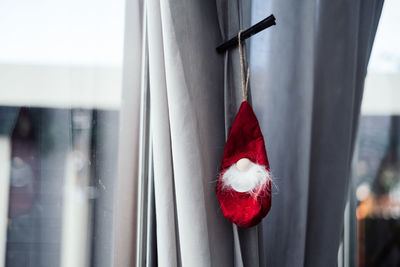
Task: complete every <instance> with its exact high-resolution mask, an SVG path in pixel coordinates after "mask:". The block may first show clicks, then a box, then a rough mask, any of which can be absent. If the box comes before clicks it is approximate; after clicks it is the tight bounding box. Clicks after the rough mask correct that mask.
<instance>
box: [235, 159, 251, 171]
mask: <svg viewBox="0 0 400 267" xmlns="http://www.w3.org/2000/svg"><path fill="white" fill-rule="evenodd" d="M250 164H251V161H250V160H249V159H248V158H242V159H239V160H238V161H237V162H236V164H235V165H236V168H237V169H238V170H239V171H247V170H248V169H249V168H250Z"/></svg>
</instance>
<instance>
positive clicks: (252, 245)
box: [114, 0, 383, 267]
mask: <svg viewBox="0 0 400 267" xmlns="http://www.w3.org/2000/svg"><path fill="white" fill-rule="evenodd" d="M382 2H383V0H366V1H362V0H358V1H351V2H348V1H345V0H339V1H335V2H331V1H327V0H320V1H312V0H306V1H302V2H301V3H300V2H298V1H295V0H287V1H278V0H272V1H268V2H265V1H262V0H253V1H252V3H251V2H250V1H241V0H237V1H228V0H217V1H214V0H205V1H183V0H167V1H158V0H146V1H145V2H144V3H142V2H141V1H135V0H128V1H127V18H126V23H127V27H126V41H125V52H126V55H125V58H126V59H125V65H124V68H125V70H124V87H123V88H124V89H123V90H124V100H123V106H122V111H121V123H120V124H121V134H120V138H121V141H120V153H119V160H120V166H119V168H120V172H119V177H118V179H117V186H116V188H117V189H116V190H117V192H116V194H115V195H116V209H117V213H116V219H115V223H114V224H115V231H114V233H115V237H114V243H115V246H114V251H115V253H114V255H115V256H114V257H115V258H114V266H118V267H119V266H134V265H135V263H137V262H138V260H137V259H138V257H139V258H140V257H142V258H143V255H142V254H143V253H145V254H146V255H148V256H147V259H146V261H139V262H140V263H143V264H145V265H146V266H193V267H196V266H199V267H203V266H216V267H224V266H227V267H231V266H237V267H240V266H252V267H257V266H268V267H269V266H279V267H282V266H290V267H293V266H335V265H336V264H337V252H338V246H339V242H340V236H341V231H342V222H343V209H344V205H345V201H346V196H347V187H348V183H349V169H350V161H351V155H352V150H353V146H354V136H355V131H356V129H357V121H358V113H359V110H360V103H361V97H362V88H363V81H364V78H365V74H366V67H367V63H368V58H369V54H370V50H371V47H372V42H373V38H374V33H375V31H376V25H377V23H378V21H379V15H380V10H381V7H382ZM143 5H145V7H146V9H144V8H143ZM141 10H146V11H145V14H143V13H141V12H142V11H141ZM270 13H273V14H274V15H275V16H276V18H277V26H275V27H271V28H270V29H268V30H266V31H264V32H263V33H260V34H258V35H256V36H254V37H252V40H251V44H250V43H249V41H248V44H247V47H246V49H247V51H248V54H250V63H251V75H250V80H251V83H250V85H251V94H250V99H249V100H250V101H252V103H253V107H254V111H255V113H256V115H257V116H258V118H259V122H260V126H261V128H262V131H263V133H264V137H265V140H266V146H267V153H268V156H269V159H270V164H271V167H272V169H271V170H272V174H273V176H274V183H275V184H276V187H277V188H278V189H276V188H275V189H273V197H272V209H271V211H270V213H269V214H268V216H267V217H266V218H265V219H264V221H263V223H262V224H260V225H259V226H257V227H253V228H249V229H245V228H238V227H236V226H235V225H232V224H231V223H229V222H228V221H227V220H226V219H225V218H224V217H223V214H222V212H221V210H220V208H219V204H218V201H217V198H216V195H215V184H216V180H217V178H218V171H219V167H220V161H221V158H222V153H223V149H224V145H225V139H226V136H227V134H228V132H229V129H230V126H231V124H232V121H233V119H234V116H235V115H236V112H237V109H238V106H239V104H240V103H241V93H240V92H241V91H240V90H241V89H240V85H241V83H240V65H239V60H238V58H239V57H238V54H237V49H232V50H230V51H229V52H227V53H226V54H225V55H218V54H217V53H216V51H215V47H216V46H217V45H218V44H219V43H221V42H222V41H223V40H225V39H227V38H230V37H232V36H234V35H236V34H237V33H238V31H239V29H244V28H247V27H248V26H250V24H254V23H256V22H258V21H259V20H261V19H263V18H265V17H266V16H267V15H269V14H270ZM135 16H136V17H135ZM144 21H145V22H146V23H147V27H146V29H147V34H146V33H143V31H142V29H141V27H142V25H146V23H144ZM144 38H147V39H146V40H147V42H142V40H143V39H144ZM142 43H144V44H146V45H145V47H142V46H141V45H140V44H142ZM249 44H250V45H249ZM143 56H148V62H147V61H146V64H147V63H148V69H147V68H146V67H144V68H142V67H143V66H142V67H141V65H142V63H141V62H142V60H143ZM143 71H148V81H147V76H146V75H142V72H143ZM143 79H145V81H143ZM141 84H142V85H143V84H146V85H148V87H146V88H147V89H145V88H143V86H142V87H141ZM143 90H149V100H148V102H147V104H148V114H149V115H150V117H148V119H149V121H150V129H151V131H150V132H151V134H150V132H149V134H150V136H149V140H151V142H150V141H147V142H149V143H150V144H151V145H150V144H147V145H144V144H140V140H142V141H141V142H144V141H143V140H146V139H140V137H139V133H138V129H139V128H140V116H141V115H140V112H139V111H140V109H141V108H142V107H143V105H145V103H142V102H141V101H142V100H141V98H140V95H142V94H143ZM142 115H143V114H142ZM143 147H145V148H146V149H150V150H151V152H152V153H147V154H146V153H144V154H146V155H151V154H152V159H153V161H152V162H153V165H152V168H153V170H154V172H153V174H152V173H151V170H150V171H149V173H148V174H147V176H146V175H145V176H140V177H138V175H139V172H140V170H139V169H140V166H139V162H142V161H143V159H140V157H141V156H140V155H144V154H143V153H142V152H143V151H140V149H141V148H143ZM148 161H150V162H151V159H148ZM149 166H151V164H150V165H149ZM141 177H142V178H143V179H154V191H152V190H148V192H149V193H148V194H149V195H147V198H150V199H152V198H153V197H154V201H155V206H154V207H153V206H152V205H150V204H149V205H148V206H147V208H145V209H143V208H142V206H141V204H140V203H138V199H137V196H138V195H140V193H141V192H137V188H139V191H140V190H144V189H143V188H142V187H140V184H141V180H140V179H142V178H141ZM146 177H147V178H146ZM151 181H153V180H149V181H148V182H147V185H148V186H149V187H151V186H152V184H153V183H151ZM152 192H154V196H153V195H151V194H153V193H152ZM139 202H140V201H139ZM138 207H139V208H138ZM142 210H143V211H142ZM144 211H146V212H147V213H146V214H138V212H139V213H141V212H142V213H143V212H144ZM152 215H154V216H155V240H154V242H153V241H151V240H149V238H148V239H147V241H146V242H147V244H146V246H141V245H140V244H142V243H140V244H139V247H137V246H136V245H137V244H136V240H137V238H138V236H143V234H144V233H143V232H139V233H138V232H137V231H141V230H140V229H142V228H141V227H137V225H140V223H142V225H143V224H144V225H145V226H143V227H144V228H146V227H147V229H146V231H147V233H148V232H149V231H150V232H151V231H152V228H151V223H147V224H146V223H143V222H146V221H147V222H149V221H151V220H150V218H149V216H152ZM146 216H147V217H146ZM142 218H144V219H143V220H142ZM144 228H143V229H144ZM144 239H146V237H144ZM150 239H151V238H150ZM143 249H147V251H146V252H143V251H140V250H143ZM138 255H139V256H138ZM140 255H141V256H140ZM150 259H151V260H150Z"/></svg>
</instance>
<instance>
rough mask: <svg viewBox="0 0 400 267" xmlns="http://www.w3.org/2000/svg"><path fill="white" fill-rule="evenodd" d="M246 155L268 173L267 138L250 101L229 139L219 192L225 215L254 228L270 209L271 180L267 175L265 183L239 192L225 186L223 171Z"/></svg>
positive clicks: (233, 126) (237, 118)
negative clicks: (265, 142)
mask: <svg viewBox="0 0 400 267" xmlns="http://www.w3.org/2000/svg"><path fill="white" fill-rule="evenodd" d="M243 158H246V159H249V160H250V161H251V162H252V163H253V164H255V165H258V166H261V167H262V168H265V171H266V173H267V174H268V175H269V163H268V157H267V152H266V150H265V144H264V138H263V135H262V133H261V129H260V126H259V124H258V120H257V118H256V116H255V114H254V112H253V109H252V108H251V106H250V104H249V103H248V102H247V101H243V102H242V104H241V106H240V108H239V112H238V114H237V115H236V118H235V120H234V122H233V125H232V128H231V131H230V133H229V136H228V140H227V141H226V144H225V150H224V155H223V158H222V164H221V170H220V175H219V179H218V182H217V188H216V191H217V197H218V201H219V203H220V205H221V209H222V212H223V213H224V216H225V217H226V218H227V219H228V220H229V221H231V222H233V223H235V224H237V225H238V226H241V227H251V226H254V225H256V224H258V223H259V222H260V221H261V220H262V218H264V217H265V215H267V213H268V211H269V210H270V208H271V179H270V177H269V176H268V179H267V180H265V182H264V183H263V184H257V186H256V187H255V188H253V189H252V190H251V191H248V192H237V191H236V190H234V189H233V188H232V187H229V186H228V187H227V186H226V185H224V179H223V176H224V173H225V172H226V171H227V170H228V169H229V168H231V167H232V166H234V165H235V164H236V163H237V162H238V161H239V160H240V159H243Z"/></svg>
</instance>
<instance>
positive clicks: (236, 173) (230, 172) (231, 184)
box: [222, 163, 271, 193]
mask: <svg viewBox="0 0 400 267" xmlns="http://www.w3.org/2000/svg"><path fill="white" fill-rule="evenodd" d="M270 179H271V175H270V173H269V172H268V171H267V169H266V168H265V167H264V166H262V165H258V164H255V163H251V164H250V167H249V168H248V169H247V170H245V171H240V170H239V169H238V168H237V167H236V164H233V165H232V166H230V167H229V168H228V169H227V170H226V171H225V172H224V173H223V175H222V188H232V189H233V190H235V191H237V192H242V193H243V192H249V193H254V191H255V190H256V189H257V187H258V186H260V185H264V184H265V183H266V182H267V181H268V180H270Z"/></svg>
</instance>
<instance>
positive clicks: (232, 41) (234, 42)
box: [217, 14, 276, 53]
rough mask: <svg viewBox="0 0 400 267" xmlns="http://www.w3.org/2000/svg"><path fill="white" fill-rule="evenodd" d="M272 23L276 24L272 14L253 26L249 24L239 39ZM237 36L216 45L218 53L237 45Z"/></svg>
mask: <svg viewBox="0 0 400 267" xmlns="http://www.w3.org/2000/svg"><path fill="white" fill-rule="evenodd" d="M273 25H276V23H275V17H274V15H272V14H271V15H270V16H269V17H267V18H265V19H263V20H262V21H260V22H259V23H257V24H254V25H253V26H251V27H250V28H248V29H247V30H245V31H243V32H242V34H241V35H240V40H241V41H243V40H246V39H247V38H249V37H250V36H252V35H254V34H256V33H258V32H260V31H262V30H265V29H266V28H268V27H271V26H273ZM238 43H239V42H238V37H237V35H236V36H235V37H233V38H231V39H230V40H229V41H226V42H225V43H223V44H221V45H219V46H218V47H217V52H218V53H223V52H225V51H226V50H228V49H229V48H232V47H235V46H237V45H238Z"/></svg>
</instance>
